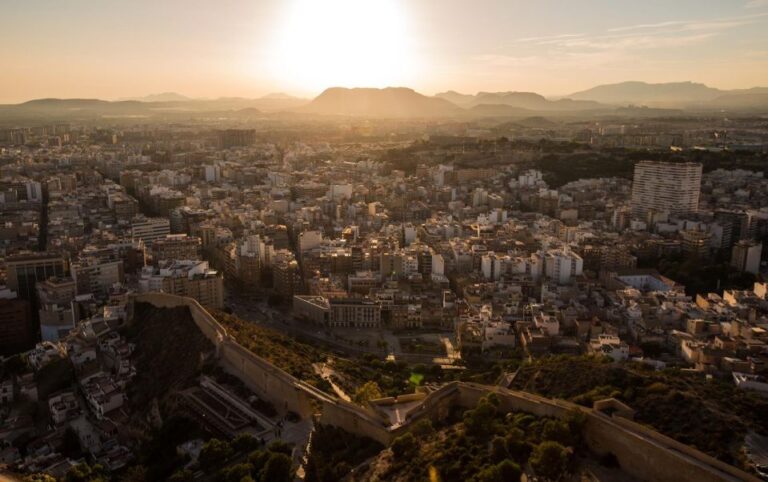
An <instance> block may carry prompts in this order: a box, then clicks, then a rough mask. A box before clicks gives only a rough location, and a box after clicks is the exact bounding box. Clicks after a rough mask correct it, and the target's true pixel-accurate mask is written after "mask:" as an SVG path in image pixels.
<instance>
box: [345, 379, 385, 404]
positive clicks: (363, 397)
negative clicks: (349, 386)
mask: <svg viewBox="0 0 768 482" xmlns="http://www.w3.org/2000/svg"><path fill="white" fill-rule="evenodd" d="M383 396H384V395H382V393H381V388H379V385H378V384H377V383H376V382H373V381H369V382H365V383H364V384H363V385H362V386H361V387H360V388H358V389H357V391H355V394H354V396H353V397H352V401H353V402H355V403H357V404H360V405H363V404H365V402H367V401H369V400H376V399H377V398H381V397H383Z"/></svg>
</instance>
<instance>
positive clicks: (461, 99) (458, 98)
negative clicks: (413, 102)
mask: <svg viewBox="0 0 768 482" xmlns="http://www.w3.org/2000/svg"><path fill="white" fill-rule="evenodd" d="M435 97H437V98H439V99H445V100H447V101H448V102H452V103H454V104H456V105H458V106H461V107H468V106H471V105H472V104H474V103H475V102H474V101H475V96H474V95H470V94H462V93H460V92H456V91H455V90H449V91H447V92H440V93H439V94H435Z"/></svg>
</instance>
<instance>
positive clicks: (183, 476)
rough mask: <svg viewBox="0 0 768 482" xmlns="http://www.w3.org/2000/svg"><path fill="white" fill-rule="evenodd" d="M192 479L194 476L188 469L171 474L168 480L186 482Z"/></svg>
mask: <svg viewBox="0 0 768 482" xmlns="http://www.w3.org/2000/svg"><path fill="white" fill-rule="evenodd" d="M193 478H194V474H193V473H192V471H191V470H188V469H181V470H177V471H176V472H174V473H173V475H172V476H171V478H170V479H168V480H170V481H171V482H187V481H189V480H192V479H193Z"/></svg>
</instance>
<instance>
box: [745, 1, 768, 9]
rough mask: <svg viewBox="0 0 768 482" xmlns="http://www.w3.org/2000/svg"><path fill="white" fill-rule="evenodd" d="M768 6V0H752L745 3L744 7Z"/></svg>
mask: <svg viewBox="0 0 768 482" xmlns="http://www.w3.org/2000/svg"><path fill="white" fill-rule="evenodd" d="M763 7H768V0H750V1H749V2H747V3H746V5H744V8H763Z"/></svg>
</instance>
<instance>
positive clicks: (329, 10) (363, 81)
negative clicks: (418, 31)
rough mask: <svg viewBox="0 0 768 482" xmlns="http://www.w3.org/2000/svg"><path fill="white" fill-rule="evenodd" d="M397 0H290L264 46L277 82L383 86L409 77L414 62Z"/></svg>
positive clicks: (312, 87)
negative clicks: (280, 22)
mask: <svg viewBox="0 0 768 482" xmlns="http://www.w3.org/2000/svg"><path fill="white" fill-rule="evenodd" d="M407 23H408V22H407V18H406V15H405V10H404V8H403V6H402V4H401V3H400V1H399V0H323V1H320V0H293V1H292V2H291V3H290V4H288V5H286V11H285V13H284V20H283V22H282V24H281V26H280V27H281V28H278V29H277V32H278V33H277V35H276V37H277V38H275V39H274V41H273V42H272V45H270V52H269V58H270V64H271V65H270V70H271V72H272V75H273V76H274V77H275V80H276V81H277V82H279V83H280V84H281V85H288V86H290V87H291V88H293V89H299V90H303V91H307V92H319V91H321V90H322V89H325V88H327V87H332V86H342V87H353V86H354V87H385V86H390V85H406V84H408V83H409V81H411V80H413V78H414V75H415V72H414V69H415V67H416V60H415V56H414V53H413V50H414V49H413V45H412V40H413V39H412V38H411V36H410V33H409V31H408V30H409V29H408V25H407Z"/></svg>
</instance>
